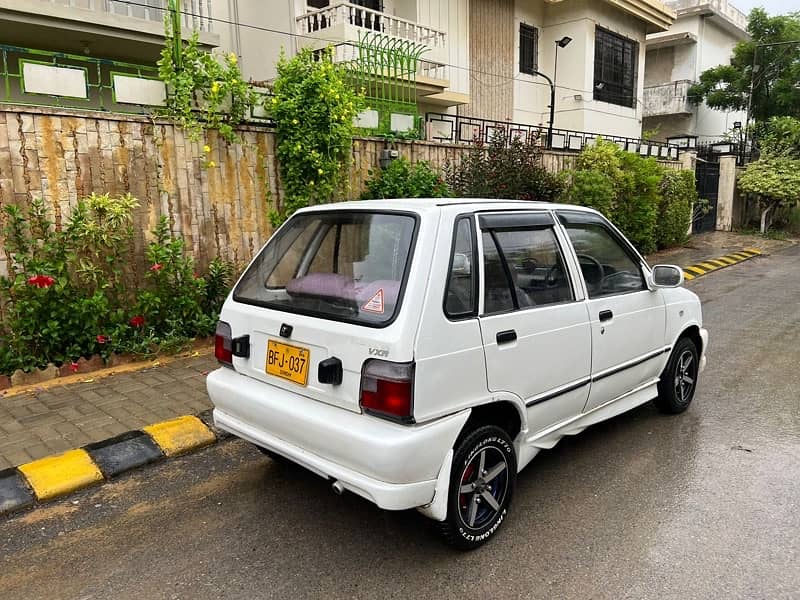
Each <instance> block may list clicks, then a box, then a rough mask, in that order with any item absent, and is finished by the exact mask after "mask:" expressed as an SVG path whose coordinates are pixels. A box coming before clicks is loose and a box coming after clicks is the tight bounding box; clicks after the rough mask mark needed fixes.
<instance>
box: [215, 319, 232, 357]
mask: <svg viewBox="0 0 800 600" xmlns="http://www.w3.org/2000/svg"><path fill="white" fill-rule="evenodd" d="M232 337H233V336H232V335H231V326H230V325H228V324H227V323H226V322H225V321H219V322H218V323H217V331H216V332H215V334H214V356H216V357H217V360H218V361H219V362H220V363H221V364H223V365H226V366H228V367H232V366H233V339H232Z"/></svg>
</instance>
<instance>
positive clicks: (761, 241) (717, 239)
mask: <svg viewBox="0 0 800 600" xmlns="http://www.w3.org/2000/svg"><path fill="white" fill-rule="evenodd" d="M792 243H795V242H793V241H789V240H770V239H767V238H764V237H762V236H759V235H750V234H745V233H738V232H735V231H711V232H708V233H700V234H697V235H693V236H692V237H691V238H690V239H689V241H688V242H687V243H686V244H685V245H684V246H681V247H680V248H671V249H669V250H662V251H661V252H656V253H654V254H648V255H647V256H646V257H645V258H647V262H648V263H649V264H650V265H651V266H652V265H656V264H671V265H678V266H679V267H686V266H688V265H692V264H695V263H699V262H702V261H704V260H707V259H709V258H716V257H718V256H722V255H725V254H730V253H731V252H737V251H739V250H742V249H743V248H758V249H760V250H761V252H762V253H763V254H769V253H770V252H774V251H775V250H778V249H780V248H784V247H786V246H790V245H791V244H792Z"/></svg>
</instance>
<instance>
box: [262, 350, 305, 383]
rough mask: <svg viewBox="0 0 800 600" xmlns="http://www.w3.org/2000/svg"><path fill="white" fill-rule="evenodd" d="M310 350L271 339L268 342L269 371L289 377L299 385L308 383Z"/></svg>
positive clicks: (285, 377)
mask: <svg viewBox="0 0 800 600" xmlns="http://www.w3.org/2000/svg"><path fill="white" fill-rule="evenodd" d="M309 355H310V353H309V351H308V350H307V349H306V348H300V347H298V346H290V345H289V344H282V343H280V342H275V341H273V340H269V341H268V342H267V373H268V374H269V375H275V377H280V378H282V379H288V380H289V381H293V382H294V383H297V384H299V385H306V384H307V383H308V360H309Z"/></svg>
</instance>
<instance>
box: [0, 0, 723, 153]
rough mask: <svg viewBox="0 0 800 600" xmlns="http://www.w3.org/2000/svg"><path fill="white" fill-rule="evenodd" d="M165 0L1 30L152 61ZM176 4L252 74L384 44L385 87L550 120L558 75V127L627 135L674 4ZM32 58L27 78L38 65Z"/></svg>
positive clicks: (81, 10)
mask: <svg viewBox="0 0 800 600" xmlns="http://www.w3.org/2000/svg"><path fill="white" fill-rule="evenodd" d="M166 6H167V0H135V1H134V0H130V1H123V0H0V32H2V33H3V38H2V39H3V40H4V43H5V44H7V45H10V46H23V47H27V48H36V49H40V50H50V51H55V52H67V53H72V54H74V55H86V56H91V57H97V58H102V59H114V60H117V61H128V62H133V63H141V64H146V65H150V66H151V67H152V66H153V65H154V64H155V61H156V60H157V58H158V55H159V52H160V50H161V48H162V46H163V24H162V21H163V18H164V14H165V11H164V8H166ZM180 6H181V10H182V12H183V15H182V23H183V30H184V31H183V33H184V37H185V36H186V35H188V33H189V32H190V31H191V30H192V29H197V30H198V31H199V32H200V41H201V43H202V44H203V45H205V46H206V47H208V48H220V49H222V50H225V51H233V52H235V53H236V54H237V55H239V56H240V65H241V68H242V71H243V73H244V75H245V78H248V79H251V80H253V81H256V82H265V81H266V82H268V81H269V80H270V79H272V78H274V76H275V64H276V62H277V60H278V58H279V56H280V54H281V52H285V53H287V54H289V55H291V54H293V53H295V52H297V51H298V50H299V49H300V48H302V47H311V48H314V49H319V48H322V47H325V46H328V45H333V46H335V48H336V54H335V56H336V57H337V60H341V61H348V62H351V63H353V62H358V61H359V60H361V61H362V62H364V57H365V56H367V57H369V60H373V59H374V58H375V56H380V57H382V60H381V61H377V60H374V63H375V64H373V65H372V66H371V68H372V69H373V71H374V72H373V75H374V76H376V77H379V78H380V79H381V80H382V81H384V82H386V81H389V82H390V83H391V80H392V79H394V83H395V85H394V86H391V85H390V86H388V87H389V88H391V89H394V90H395V91H394V92H393V93H395V94H400V95H402V96H403V98H404V100H405V101H408V100H409V99H410V100H411V101H413V103H414V104H415V110H416V111H417V114H419V115H422V116H424V115H425V114H427V113H436V114H442V115H450V116H458V117H464V118H473V119H477V120H486V121H494V122H500V123H518V124H524V125H532V126H542V127H546V126H547V125H548V123H549V119H550V104H551V102H550V96H551V86H550V83H549V81H553V82H554V89H555V103H554V126H555V127H556V128H560V129H565V130H575V131H584V132H592V133H597V134H604V135H611V134H613V135H617V136H624V137H630V138H636V137H639V136H640V135H641V130H642V119H643V118H644V116H645V114H644V112H643V101H642V99H643V96H644V94H645V90H644V88H645V83H646V80H647V81H649V80H648V79H647V78H648V76H647V75H646V73H645V62H646V61H645V52H646V48H647V47H648V46H647V44H648V43H649V42H648V41H647V36H648V35H652V36H654V39H655V38H657V37H658V36H663V35H664V32H667V30H668V29H669V28H670V26H671V24H672V22H673V19H674V17H675V13H674V12H673V11H672V10H671V9H670V8H669V7H667V6H666V5H665V4H664V3H662V2H660V1H658V0H351V1H345V0H181V2H180ZM708 35H709V36H710V35H712V34H708ZM557 42H560V43H557ZM387 48H389V50H387ZM395 55H396V57H395V58H396V60H394V59H393V60H388V61H387V60H385V59H386V57H387V56H395ZM654 56H655V55H654ZM398 57H399V58H398ZM407 59H408V60H409V61H410V62H408V63H406V62H403V61H406V60H407ZM556 61H558V64H556ZM398 62H402V63H403V64H412V65H413V67H412V68H413V73H412V72H408V70H407V69H406V70H405V71H404V70H402V69H401V70H397V63H398ZM64 66H65V67H71V66H74V65H69V64H66V65H64ZM392 69H394V71H393V70H392ZM29 70H30V77H31V78H32V77H33V74H34V71H35V69H33V68H32V67H31V68H30V69H29ZM118 70H119V69H116V71H114V72H118ZM662 70H663V69H662ZM63 75H64V76H65V77H67V76H70V75H71V74H70V73H69V72H64V73H63ZM147 76H148V77H152V73H149V74H148V75H147ZM109 77H112V79H113V73H112V74H110V75H109ZM670 77H672V74H670ZM101 78H102V77H101ZM129 79H130V78H129ZM109 81H110V83H109V84H108V85H109V86H113V85H116V80H109ZM120 81H122V80H120ZM124 83H128V84H130V81H127V80H126V81H125V82H124ZM87 86H88V87H91V84H87ZM45 88H46V86H44V88H43V89H45ZM382 89H384V90H385V89H386V86H384V87H383V88H382ZM397 90H400V91H399V92H398V91H397ZM408 90H412V91H411V92H409V93H410V94H411V96H410V97H409V95H408V93H407V91H408ZM108 93H109V94H110V96H111V97H113V98H110V99H108V102H107V104H108V106H105V108H110V109H112V110H113V109H114V107H115V105H118V104H119V103H118V102H117V100H118V97H117V96H118V94H117V93H116V90H114V89H112V90H111V91H109V92H108ZM151 95H153V96H157V95H158V94H157V93H155V92H152V93H151ZM112 100H113V101H112ZM650 116H653V115H650Z"/></svg>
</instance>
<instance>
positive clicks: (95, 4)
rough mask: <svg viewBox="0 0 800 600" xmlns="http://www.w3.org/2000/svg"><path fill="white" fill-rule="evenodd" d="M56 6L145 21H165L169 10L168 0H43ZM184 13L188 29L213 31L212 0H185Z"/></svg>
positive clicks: (185, 25)
mask: <svg viewBox="0 0 800 600" xmlns="http://www.w3.org/2000/svg"><path fill="white" fill-rule="evenodd" d="M43 1H49V2H50V4H54V5H56V6H66V7H70V8H82V9H84V10H95V11H98V12H103V13H110V14H113V15H124V16H126V17H131V18H134V19H144V20H145V21H156V22H158V23H161V22H163V21H164V13H165V11H166V10H167V0H131V2H132V3H131V2H121V1H117V0H43ZM181 11H182V13H183V26H184V27H185V28H186V29H189V30H193V29H196V30H197V31H207V32H210V31H213V28H212V26H211V23H212V21H211V0H183V2H182V3H181Z"/></svg>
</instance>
